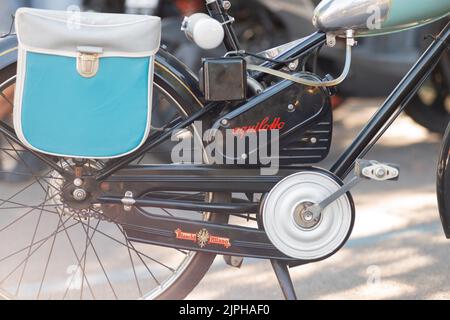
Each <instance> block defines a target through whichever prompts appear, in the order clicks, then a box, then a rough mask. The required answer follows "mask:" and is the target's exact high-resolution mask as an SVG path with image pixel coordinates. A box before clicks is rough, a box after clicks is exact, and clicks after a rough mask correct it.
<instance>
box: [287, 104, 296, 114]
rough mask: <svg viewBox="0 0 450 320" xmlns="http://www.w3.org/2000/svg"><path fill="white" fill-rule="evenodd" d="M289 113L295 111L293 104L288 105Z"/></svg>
mask: <svg viewBox="0 0 450 320" xmlns="http://www.w3.org/2000/svg"><path fill="white" fill-rule="evenodd" d="M288 111H289V112H293V111H295V106H294V105H293V104H292V103H291V104H290V105H288Z"/></svg>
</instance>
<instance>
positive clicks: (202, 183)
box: [0, 23, 450, 265]
mask: <svg viewBox="0 0 450 320" xmlns="http://www.w3.org/2000/svg"><path fill="white" fill-rule="evenodd" d="M325 38H326V36H325V34H323V33H320V32H318V33H315V34H313V35H311V36H310V37H308V38H306V39H305V40H304V41H302V42H301V43H299V44H297V45H296V46H295V47H293V48H292V49H290V50H289V51H288V52H285V53H283V54H282V55H281V56H280V57H278V59H288V58H291V57H297V56H299V55H306V54H308V53H310V52H312V51H313V50H315V49H316V48H317V47H318V46H321V45H323V44H324V42H325ZM449 38H450V23H448V24H447V25H446V26H445V28H444V29H443V30H442V32H441V33H440V34H439V35H438V36H437V37H436V38H435V39H434V40H433V42H432V43H431V44H430V46H429V47H428V49H427V50H426V51H425V53H424V54H423V55H422V56H421V57H420V59H419V60H418V61H417V63H416V64H415V65H414V66H413V67H412V68H411V70H410V71H409V72H408V74H407V75H406V76H405V77H404V78H403V80H402V81H401V82H400V84H399V85H398V86H397V87H396V88H395V90H394V91H393V92H392V94H391V95H390V96H389V97H388V98H387V100H386V101H385V103H384V104H383V105H382V106H381V107H380V109H379V110H378V111H377V112H376V113H375V115H374V116H373V117H372V119H371V120H370V121H369V122H368V124H367V125H366V126H365V127H364V128H363V130H362V131H361V132H360V133H359V135H358V136H357V138H356V139H355V141H354V142H353V143H352V144H351V145H350V146H349V147H348V148H347V150H346V151H345V152H344V153H343V154H342V156H341V157H340V158H339V159H338V160H337V161H336V163H335V164H334V165H333V167H332V168H331V172H330V174H331V175H333V174H334V175H335V176H337V177H338V178H341V179H343V178H345V177H346V176H347V175H348V173H349V172H350V171H351V169H352V167H353V166H354V163H355V161H356V160H357V159H358V158H361V157H363V156H364V155H365V154H366V153H367V152H368V151H369V150H371V149H372V147H373V146H374V145H375V144H376V142H377V141H378V140H379V139H380V137H381V136H382V135H383V134H384V132H385V130H387V128H389V127H390V125H392V123H393V121H394V120H395V119H396V118H397V117H398V116H399V115H400V114H401V112H402V111H403V109H404V108H405V106H406V105H407V103H408V102H409V100H410V99H411V98H412V97H413V95H414V94H415V93H416V92H417V90H418V89H419V88H420V86H421V85H422V84H423V82H424V81H425V80H426V79H427V77H428V76H429V75H430V73H431V72H432V70H433V68H434V67H435V66H436V65H437V63H438V62H439V58H440V56H441V54H442V53H443V52H444V50H446V48H448V46H449ZM266 66H270V67H272V68H274V69H276V68H280V67H281V66H282V65H280V64H266ZM222 107H223V104H221V103H211V104H208V105H206V106H205V107H204V108H203V109H202V110H200V111H198V112H197V113H196V114H194V115H192V116H191V117H189V118H187V119H185V120H182V121H180V122H178V123H177V124H176V125H175V126H174V127H173V128H170V129H168V130H167V131H165V132H162V133H157V134H155V135H153V136H151V137H150V138H149V139H148V141H147V142H146V143H145V145H144V146H143V147H141V148H140V149H139V150H138V151H137V152H135V153H134V154H132V155H129V156H127V157H124V158H121V159H118V160H115V161H111V162H110V163H108V164H107V165H106V167H105V168H104V169H103V170H101V171H100V172H98V173H97V175H96V176H95V179H96V180H97V181H98V182H99V183H101V182H106V183H119V184H121V185H124V186H125V188H126V187H128V186H131V188H130V189H131V190H133V188H136V189H137V190H139V191H140V192H143V193H145V192H147V193H148V192H149V191H154V192H157V191H166V192H167V191H169V192H170V191H184V192H190V191H204V192H227V193H236V192H242V193H248V194H253V193H266V192H269V191H270V190H271V188H273V186H274V185H275V184H276V183H278V182H279V181H280V180H281V179H283V178H284V177H286V176H288V175H290V174H293V173H295V172H298V171H301V170H305V167H289V168H281V169H280V171H279V173H278V174H277V175H275V176H261V175H260V170H259V169H260V168H259V167H255V168H249V167H237V166H224V167H218V166H214V165H201V166H197V165H190V166H189V165H168V166H151V165H142V166H131V165H130V164H131V163H132V162H133V161H134V160H136V159H138V158H140V157H141V156H143V155H144V154H145V153H147V152H148V151H150V150H152V149H153V148H155V147H157V146H158V145H160V144H161V143H162V142H164V141H166V140H168V139H170V137H171V136H172V134H173V133H174V132H175V130H178V129H182V128H187V127H189V126H191V125H192V124H193V123H194V122H195V121H197V120H199V119H201V118H202V117H203V116H204V115H206V114H207V113H209V112H211V111H213V110H215V109H220V108H222ZM0 132H2V133H3V134H5V136H6V137H7V138H8V139H10V140H11V141H13V142H15V143H17V144H18V145H20V146H22V147H23V148H25V149H28V148H27V147H26V146H24V145H23V144H22V142H21V141H20V140H19V139H18V138H17V136H16V134H15V133H14V129H13V128H11V127H9V126H8V125H6V124H5V123H3V122H0ZM31 152H32V153H33V154H34V155H36V156H37V157H38V158H39V159H41V160H42V161H44V162H45V163H46V164H48V165H49V166H50V167H51V168H53V169H54V170H57V171H58V172H60V173H61V174H62V175H64V176H65V177H66V178H67V179H70V178H73V176H72V173H70V172H65V171H64V170H63V169H62V168H61V167H60V166H59V165H58V164H57V162H56V161H54V160H55V159H54V158H53V157H51V156H47V155H43V154H40V153H38V152H35V151H33V150H31ZM307 170H316V169H314V168H311V167H309V168H307ZM317 170H320V169H317ZM69 181H70V180H69ZM127 190H128V189H127ZM125 200H127V199H124V198H122V197H120V195H108V196H107V195H104V196H101V197H99V198H98V199H97V201H98V202H100V203H104V204H117V205H124V203H125V204H126V203H127V202H124V201H125ZM128 200H129V199H128ZM131 200H132V203H133V204H134V205H136V206H135V207H136V208H139V207H159V206H168V207H173V208H182V209H187V210H192V211H206V212H215V213H218V214H230V215H233V214H243V213H256V212H258V211H259V210H258V209H259V207H258V204H257V203H252V202H250V201H248V202H237V203H236V202H231V203H216V204H215V203H205V202H201V201H190V202H186V201H173V200H172V201H171V200H170V199H164V198H161V197H159V198H158V197H154V198H145V197H144V198H137V199H131ZM202 204H203V205H202ZM124 217H125V218H123V219H124V220H122V221H120V223H122V224H123V225H124V226H125V228H126V229H127V232H128V233H129V236H130V238H131V239H135V240H136V241H142V242H148V243H152V244H156V245H162V246H171V247H176V248H184V249H187V250H194V251H206V252H214V253H217V254H230V255H241V256H252V257H257V258H265V259H278V260H285V261H288V262H289V263H290V264H294V265H296V264H301V263H304V262H302V261H295V260H294V259H289V258H288V257H286V256H284V255H283V254H281V253H280V252H278V251H277V250H276V249H275V248H274V247H273V245H272V244H271V243H270V241H269V240H268V238H267V236H265V233H264V231H261V230H257V229H251V228H243V227H236V226H230V225H221V224H212V223H207V222H194V221H191V220H187V219H172V218H163V217H156V216H151V215H148V216H146V217H145V216H143V215H141V217H139V215H125V216H124ZM141 218H142V219H141ZM127 219H131V220H132V221H129V220H127ZM133 219H136V221H134V222H133ZM177 226H178V227H179V226H181V227H182V228H185V229H186V230H188V232H198V229H199V228H201V227H204V228H208V230H209V231H212V232H213V233H214V232H217V234H218V235H220V236H225V237H228V238H230V239H233V243H234V244H235V245H233V247H232V248H226V247H222V246H220V245H218V246H217V245H216V246H215V247H212V248H199V247H198V246H196V244H195V243H191V244H190V245H189V244H187V243H186V242H183V241H180V240H179V239H177V238H174V230H172V229H173V228H174V227H177ZM236 244H238V245H236Z"/></svg>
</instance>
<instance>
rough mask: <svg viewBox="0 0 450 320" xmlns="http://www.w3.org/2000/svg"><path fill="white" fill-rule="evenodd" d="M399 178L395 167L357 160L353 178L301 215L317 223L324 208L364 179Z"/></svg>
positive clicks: (384, 179) (397, 169)
mask: <svg viewBox="0 0 450 320" xmlns="http://www.w3.org/2000/svg"><path fill="white" fill-rule="evenodd" d="M399 176H400V169H399V167H398V166H397V165H394V164H385V163H380V162H378V161H374V160H363V159H359V160H357V161H356V165H355V177H354V178H353V179H352V180H350V181H349V182H347V183H346V184H344V185H343V186H342V187H341V188H340V189H339V190H337V191H336V192H335V193H333V194H331V195H330V196H329V197H328V198H326V199H324V200H322V201H321V202H320V203H318V204H315V205H312V206H310V207H308V208H307V209H306V210H305V212H304V213H303V215H304V217H305V219H307V220H308V221H313V220H314V221H318V220H319V219H320V215H321V214H322V212H323V210H324V209H325V208H327V207H328V206H329V205H330V204H332V203H333V202H335V201H336V200H338V199H339V198H340V197H342V196H343V195H344V194H346V193H347V192H349V191H350V190H351V189H353V188H354V187H355V186H357V185H358V184H359V183H360V182H361V181H364V180H365V179H366V180H375V181H396V180H398V178H399Z"/></svg>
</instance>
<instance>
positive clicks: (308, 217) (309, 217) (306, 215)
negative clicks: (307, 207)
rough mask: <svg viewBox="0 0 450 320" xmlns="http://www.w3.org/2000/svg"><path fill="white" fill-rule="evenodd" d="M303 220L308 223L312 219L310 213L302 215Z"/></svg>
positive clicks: (312, 216)
mask: <svg viewBox="0 0 450 320" xmlns="http://www.w3.org/2000/svg"><path fill="white" fill-rule="evenodd" d="M303 218H304V219H305V221H307V222H309V221H311V220H312V219H313V218H314V215H313V214H312V213H311V212H309V211H307V212H305V213H304V214H303Z"/></svg>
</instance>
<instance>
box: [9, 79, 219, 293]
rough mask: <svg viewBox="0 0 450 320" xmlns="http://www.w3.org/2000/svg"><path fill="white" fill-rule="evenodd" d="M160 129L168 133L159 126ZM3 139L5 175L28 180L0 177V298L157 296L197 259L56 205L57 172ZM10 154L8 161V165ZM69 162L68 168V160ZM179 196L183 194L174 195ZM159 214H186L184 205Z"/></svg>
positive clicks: (159, 93) (159, 92)
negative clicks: (10, 180)
mask: <svg viewBox="0 0 450 320" xmlns="http://www.w3.org/2000/svg"><path fill="white" fill-rule="evenodd" d="M13 83H14V81H11V80H9V81H7V82H5V83H4V84H3V85H0V92H2V93H3V92H4V91H5V89H6V88H7V87H6V86H8V87H10V86H11V85H13ZM155 91H156V92H155V102H154V104H156V105H154V108H155V110H157V109H158V108H163V109H164V110H165V111H167V108H170V106H172V108H176V110H177V112H178V116H181V117H185V116H186V114H185V112H184V111H183V109H182V107H181V106H180V105H179V104H178V103H177V101H176V100H175V99H173V98H172V97H170V95H169V94H168V93H167V92H166V91H165V90H164V89H163V88H162V87H160V86H158V85H155ZM164 97H165V98H164ZM6 98H7V97H6V96H5V95H4V94H2V95H1V96H0V100H1V99H3V100H4V99H6ZM164 100H166V101H165V102H164ZM8 103H10V104H11V103H12V102H11V101H8ZM164 114H167V112H165V113H164ZM174 116H177V115H174ZM153 129H154V130H156V131H157V130H164V128H162V127H160V126H158V125H157V126H155V127H154V128H153ZM0 135H1V134H0ZM193 136H195V134H194V135H193ZM0 142H2V145H1V146H0V154H1V156H0V157H1V158H0V159H2V168H1V171H0V174H1V175H2V177H4V176H5V175H6V176H9V177H10V178H11V177H15V176H21V177H22V178H23V177H24V176H26V177H27V178H28V179H25V180H27V181H23V179H21V180H22V181H21V182H18V183H16V182H14V183H5V182H2V181H1V180H0V190H1V191H0V241H1V242H0V243H1V244H0V296H2V297H4V298H5V297H7V298H10V299H14V298H19V299H80V298H81V299H114V298H115V299H122V298H126V299H132V298H142V299H153V298H157V297H159V296H160V295H161V294H163V293H164V292H166V291H167V289H168V288H170V287H171V285H173V284H174V283H175V282H176V281H177V280H178V279H179V278H180V276H181V275H182V274H183V272H184V271H186V269H187V267H188V266H189V265H190V263H191V262H192V260H193V258H194V257H195V256H196V254H195V253H192V252H186V251H182V250H176V249H169V248H161V247H155V246H149V245H143V244H139V243H132V242H130V241H129V240H128V239H127V237H126V233H125V231H124V230H123V229H122V228H121V226H120V225H118V224H115V223H113V222H108V221H103V220H101V219H95V218H87V220H86V217H85V215H84V214H82V213H80V212H77V211H75V212H72V213H69V214H67V212H66V210H65V209H66V207H67V205H65V204H63V203H62V204H55V203H54V202H51V201H52V200H54V198H55V197H57V196H58V192H60V191H55V190H57V188H58V187H57V186H56V185H55V182H56V180H55V179H56V178H55V176H54V175H52V172H51V171H50V170H49V169H48V168H41V169H40V170H38V171H37V170H35V169H34V167H33V166H34V165H36V164H35V163H32V162H33V161H35V160H36V159H33V157H31V156H30V155H31V154H30V153H29V152H27V151H26V150H23V149H21V148H18V147H17V146H16V145H14V144H13V143H12V142H11V141H10V140H8V139H7V138H6V137H2V141H0ZM164 148H166V151H168V150H170V146H165V147H164V146H163V147H162V148H159V149H158V151H157V152H158V155H156V153H155V155H154V156H153V157H152V156H151V155H150V156H149V155H147V156H146V157H142V158H141V159H139V160H138V163H147V161H149V163H153V162H156V163H161V162H160V161H161V154H162V153H164V150H165V149H164ZM161 150H162V151H161ZM4 158H9V162H10V164H9V166H8V164H7V161H6V160H4ZM30 159H31V160H30ZM155 159H156V160H155ZM63 160H64V162H63V161H61V162H60V163H61V167H63V166H64V165H63V163H66V164H67V163H68V161H67V160H66V159H63ZM18 163H21V170H22V171H17V170H16V169H14V164H16V167H17V164H18ZM69 164H70V162H69ZM97 165H99V166H102V165H103V163H97ZM58 179H62V178H58ZM13 180H14V179H13ZM49 190H52V191H53V192H52V193H49ZM184 196H185V197H186V195H184ZM187 196H194V195H187ZM198 196H202V197H204V198H205V201H210V200H211V199H212V194H196V195H195V197H198ZM174 197H179V195H175V194H174ZM36 198H39V199H36ZM90 210H93V211H94V212H96V211H97V212H96V213H97V214H98V216H100V215H101V214H102V212H101V210H99V209H95V208H92V209H90ZM61 211H63V212H64V213H65V215H63V214H61ZM2 213H3V214H2ZM152 213H153V214H160V215H167V214H170V215H173V216H186V214H187V213H186V212H182V211H180V210H159V211H158V212H152ZM190 218H191V219H192V218H195V219H199V220H200V219H203V220H206V219H209V218H210V215H209V214H204V213H197V214H195V216H193V215H190ZM11 239H14V241H11ZM5 243H8V245H5Z"/></svg>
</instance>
